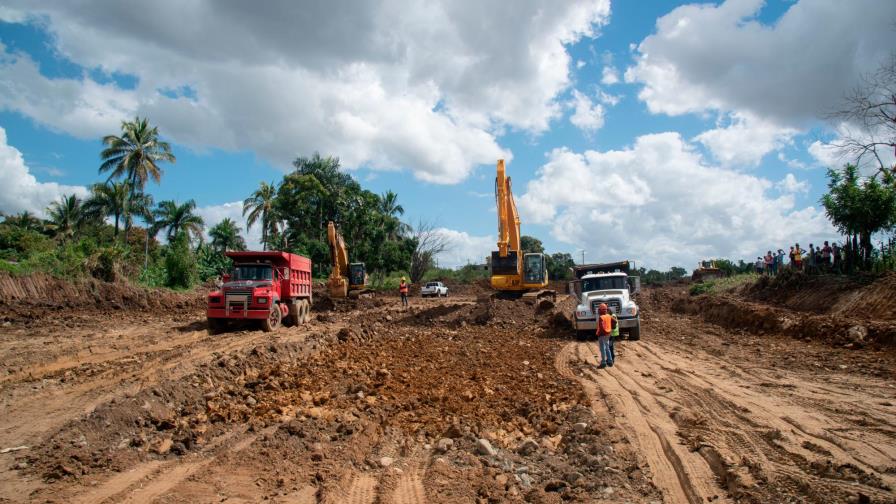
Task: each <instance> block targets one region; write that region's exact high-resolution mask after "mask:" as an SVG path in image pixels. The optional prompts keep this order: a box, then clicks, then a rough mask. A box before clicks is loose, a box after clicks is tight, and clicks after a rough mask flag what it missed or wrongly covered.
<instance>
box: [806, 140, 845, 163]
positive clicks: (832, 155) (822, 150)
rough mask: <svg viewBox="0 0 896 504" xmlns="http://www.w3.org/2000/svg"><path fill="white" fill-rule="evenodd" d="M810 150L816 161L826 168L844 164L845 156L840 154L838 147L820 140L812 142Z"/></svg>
mask: <svg viewBox="0 0 896 504" xmlns="http://www.w3.org/2000/svg"><path fill="white" fill-rule="evenodd" d="M808 151H809V154H810V155H811V156H812V157H813V158H815V161H817V162H818V164H820V165H821V166H824V167H825V168H839V167H841V166H842V164H843V157H842V156H840V154H839V153H838V152H837V149H836V148H835V147H832V146H831V145H829V144H826V143H823V142H821V141H819V140H816V141H814V142H812V144H811V145H809V149H808Z"/></svg>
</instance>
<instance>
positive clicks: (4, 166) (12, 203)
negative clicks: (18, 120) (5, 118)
mask: <svg viewBox="0 0 896 504" xmlns="http://www.w3.org/2000/svg"><path fill="white" fill-rule="evenodd" d="M0 187H2V188H3V190H2V191H0V212H3V213H5V214H7V215H12V214H17V213H19V212H22V211H25V210H27V211H29V212H32V213H34V214H37V215H40V216H44V215H45V210H46V208H47V206H48V205H49V204H50V203H52V202H53V201H56V200H58V199H59V198H60V197H61V196H63V195H68V194H75V195H77V196H79V197H81V198H84V197H86V196H87V188H86V187H83V186H67V185H61V184H57V183H56V182H38V180H37V179H36V178H35V177H34V175H32V174H31V170H30V169H29V168H28V166H27V165H25V160H24V158H22V153H21V152H19V150H18V149H16V148H15V147H13V146H11V145H9V144H8V143H7V141H6V130H5V129H3V127H0Z"/></svg>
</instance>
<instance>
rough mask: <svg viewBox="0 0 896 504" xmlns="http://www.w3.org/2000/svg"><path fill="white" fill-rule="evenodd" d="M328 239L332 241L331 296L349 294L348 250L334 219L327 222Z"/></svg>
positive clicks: (329, 283)
mask: <svg viewBox="0 0 896 504" xmlns="http://www.w3.org/2000/svg"><path fill="white" fill-rule="evenodd" d="M327 240H328V241H329V242H330V260H331V262H332V264H333V269H332V270H330V278H329V280H328V281H327V288H328V290H329V291H330V296H331V297H345V296H346V295H348V250H347V249H346V248H345V241H344V240H343V239H342V235H341V234H339V231H337V230H336V225H335V224H334V223H333V221H330V222H329V223H327Z"/></svg>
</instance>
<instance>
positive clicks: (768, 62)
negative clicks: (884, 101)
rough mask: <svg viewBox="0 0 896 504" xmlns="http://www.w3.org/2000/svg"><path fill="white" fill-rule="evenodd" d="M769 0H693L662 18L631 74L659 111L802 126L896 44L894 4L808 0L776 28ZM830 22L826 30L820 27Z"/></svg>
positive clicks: (795, 6) (628, 73)
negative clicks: (766, 8)
mask: <svg viewBox="0 0 896 504" xmlns="http://www.w3.org/2000/svg"><path fill="white" fill-rule="evenodd" d="M764 3H765V2H764V1H762V0H728V1H726V2H724V3H722V4H721V5H715V4H711V3H703V4H691V5H685V6H681V7H678V8H676V9H675V10H673V11H672V12H670V13H669V14H667V15H665V16H663V17H662V18H660V19H659V20H658V21H657V30H656V33H654V34H653V35H650V36H648V37H647V38H645V39H644V40H643V41H642V42H641V43H640V44H639V46H638V49H637V53H636V64H635V65H634V66H632V67H630V68H628V69H627V71H626V73H625V78H626V81H628V82H638V83H641V84H643V85H644V87H643V89H642V90H641V92H640V93H639V95H638V96H639V98H640V99H641V100H643V101H644V102H646V104H647V107H648V108H649V110H650V111H651V112H654V113H665V114H671V115H677V114H684V113H691V112H698V113H699V112H703V111H707V110H718V111H722V112H730V111H735V112H741V113H751V114H753V115H754V116H755V117H761V118H763V119H765V120H768V121H771V122H773V123H775V124H779V125H783V126H792V127H801V126H803V125H804V124H805V123H806V122H807V121H811V120H813V119H815V118H817V117H818V116H819V115H821V114H823V113H824V112H825V111H826V110H829V109H830V108H831V107H834V106H836V104H837V103H839V101H840V100H841V99H842V97H843V95H844V93H845V92H846V91H847V90H849V89H850V88H851V87H852V86H853V85H854V84H855V83H856V82H857V79H858V78H859V77H860V76H861V75H862V74H863V73H865V72H868V71H870V70H873V69H875V68H876V67H877V65H878V64H879V63H880V62H881V61H882V59H883V58H885V57H887V56H888V54H889V53H891V52H892V51H893V50H896V37H894V34H893V20H894V19H896V2H880V1H877V0H856V1H853V2H819V1H809V0H802V1H799V2H797V3H794V4H793V5H791V6H790V7H789V9H788V10H787V12H785V13H784V14H783V15H782V16H781V17H780V18H779V19H778V20H776V21H775V22H774V24H772V25H766V24H762V23H761V22H759V21H757V20H756V19H755V16H756V14H757V12H758V11H759V10H760V9H761V8H762V6H763V5H764ZM821 27H824V29H821Z"/></svg>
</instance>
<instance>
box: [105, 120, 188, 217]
mask: <svg viewBox="0 0 896 504" xmlns="http://www.w3.org/2000/svg"><path fill="white" fill-rule="evenodd" d="M103 145H105V146H106V148H105V149H103V151H102V152H101V153H100V158H101V159H102V160H103V162H102V164H100V168H99V172H100V173H106V172H109V179H123V180H125V181H126V182H127V183H128V189H129V190H130V196H131V199H134V196H135V195H136V193H137V192H138V191H143V189H144V187H145V186H146V182H147V181H148V180H149V179H152V180H153V181H155V182H156V183H158V182H159V181H160V180H161V179H162V168H161V167H160V166H159V164H160V163H162V162H168V163H174V162H176V161H177V159H176V158H175V157H174V154H172V153H171V146H170V145H169V144H168V142H163V141H162V140H160V139H159V130H158V128H156V127H154V126H150V125H149V122H148V121H147V120H146V118H143V119H141V118H140V117H136V118H134V120H133V121H122V123H121V135H120V136H117V135H107V136H105V137H103ZM128 203H129V201H128V200H125V205H124V212H123V214H124V215H125V216H129V215H130V211H129V205H128ZM126 218H127V217H126Z"/></svg>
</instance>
